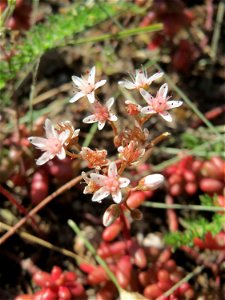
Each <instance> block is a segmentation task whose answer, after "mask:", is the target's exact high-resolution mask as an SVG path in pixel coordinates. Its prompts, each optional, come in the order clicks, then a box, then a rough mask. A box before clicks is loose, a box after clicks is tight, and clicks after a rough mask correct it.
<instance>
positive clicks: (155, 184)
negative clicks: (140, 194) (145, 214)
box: [138, 174, 165, 190]
mask: <svg viewBox="0 0 225 300" xmlns="http://www.w3.org/2000/svg"><path fill="white" fill-rule="evenodd" d="M164 180H165V178H164V176H163V175H161V174H151V175H148V176H145V177H143V178H142V179H141V180H140V181H139V183H138V187H140V188H138V189H140V190H156V189H158V188H159V187H160V186H161V185H162V184H163V182H164Z"/></svg>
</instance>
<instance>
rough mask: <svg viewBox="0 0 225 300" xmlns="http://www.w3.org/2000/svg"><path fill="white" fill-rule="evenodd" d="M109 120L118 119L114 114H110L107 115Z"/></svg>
mask: <svg viewBox="0 0 225 300" xmlns="http://www.w3.org/2000/svg"><path fill="white" fill-rule="evenodd" d="M108 120H109V121H112V122H116V121H117V120H118V118H117V116H116V115H113V114H110V115H109V117H108Z"/></svg>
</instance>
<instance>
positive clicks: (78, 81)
mask: <svg viewBox="0 0 225 300" xmlns="http://www.w3.org/2000/svg"><path fill="white" fill-rule="evenodd" d="M72 80H73V83H74V84H75V85H76V86H77V87H78V88H79V89H82V88H83V85H84V80H83V79H82V78H80V77H78V76H72Z"/></svg>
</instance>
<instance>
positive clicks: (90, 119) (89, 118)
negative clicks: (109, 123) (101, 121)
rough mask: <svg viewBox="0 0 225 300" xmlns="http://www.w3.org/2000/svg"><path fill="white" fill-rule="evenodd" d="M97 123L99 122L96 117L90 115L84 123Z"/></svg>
mask: <svg viewBox="0 0 225 300" xmlns="http://www.w3.org/2000/svg"><path fill="white" fill-rule="evenodd" d="M95 122H98V119H97V117H96V116H95V115H90V116H88V117H86V118H84V119H83V123H87V124H89V123H95Z"/></svg>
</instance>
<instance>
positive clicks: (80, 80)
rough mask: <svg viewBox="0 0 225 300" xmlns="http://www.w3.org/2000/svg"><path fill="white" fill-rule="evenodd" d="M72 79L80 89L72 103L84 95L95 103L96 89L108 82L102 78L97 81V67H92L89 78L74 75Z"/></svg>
mask: <svg viewBox="0 0 225 300" xmlns="http://www.w3.org/2000/svg"><path fill="white" fill-rule="evenodd" d="M72 80H73V82H74V84H75V86H76V88H77V89H78V93H76V95H75V96H73V98H72V99H70V103H73V102H76V101H77V100H79V99H80V98H82V97H84V96H87V98H88V100H89V102H90V103H94V102H95V90H97V89H98V88H99V87H101V86H102V85H104V84H105V83H106V80H100V81H98V82H96V83H95V67H92V69H91V70H90V72H89V75H88V78H87V79H85V78H84V77H77V76H72Z"/></svg>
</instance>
